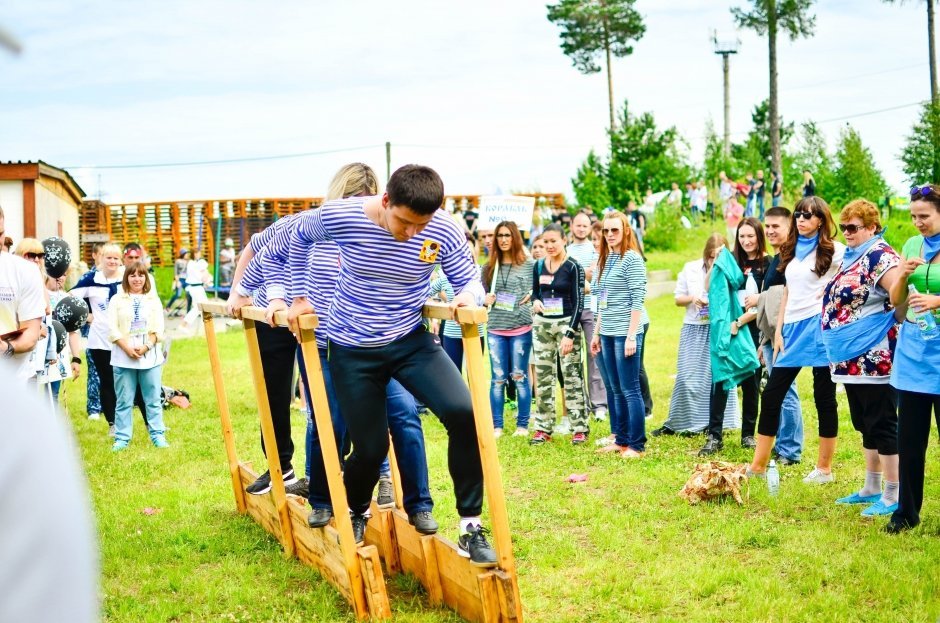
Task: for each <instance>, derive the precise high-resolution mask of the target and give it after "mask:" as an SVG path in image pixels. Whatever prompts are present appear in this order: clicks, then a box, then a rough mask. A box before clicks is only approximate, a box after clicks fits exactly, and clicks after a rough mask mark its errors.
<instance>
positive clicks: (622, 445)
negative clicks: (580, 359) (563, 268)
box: [591, 212, 649, 458]
mask: <svg viewBox="0 0 940 623" xmlns="http://www.w3.org/2000/svg"><path fill="white" fill-rule="evenodd" d="M601 231H602V233H603V234H604V238H603V240H602V241H601V251H600V257H599V258H598V260H597V272H596V273H594V275H595V276H594V284H593V286H592V290H593V291H594V292H596V293H597V315H596V316H595V317H594V337H593V339H592V340H591V352H592V353H594V354H595V355H597V354H598V353H600V355H601V356H600V358H599V359H598V361H599V362H600V364H601V365H600V368H601V377H602V378H603V379H604V385H605V386H606V388H607V402H608V404H607V407H608V410H609V412H610V427H611V430H612V431H613V433H614V441H613V443H611V444H609V445H606V446H603V447H602V448H601V449H600V450H598V452H619V453H620V456H622V457H624V458H638V457H641V456H643V452H644V450H645V449H646V417H645V416H646V408H645V406H644V404H643V395H642V393H641V392H640V360H641V358H642V354H643V326H644V325H645V324H647V323H648V322H649V317H648V316H647V315H646V309H645V308H644V307H643V301H644V300H645V299H646V266H645V265H644V263H643V257H642V256H641V255H640V246H639V243H638V242H637V239H636V236H635V235H634V234H633V230H632V229H631V228H630V223H629V221H627V217H626V216H624V214H623V213H621V212H611V213H610V214H608V215H607V217H606V218H605V219H604V227H603V229H602V230H601Z"/></svg>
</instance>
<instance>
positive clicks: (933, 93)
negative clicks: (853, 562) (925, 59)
mask: <svg viewBox="0 0 940 623" xmlns="http://www.w3.org/2000/svg"><path fill="white" fill-rule="evenodd" d="M883 1H884V2H887V3H888V4H902V3H904V2H905V1H906V0H883ZM924 4H926V5H927V54H928V55H929V56H930V59H929V62H930V99H932V100H933V101H934V102H936V101H938V100H937V97H938V96H937V48H936V40H935V38H934V34H933V22H934V0H926V2H925V3H924ZM934 179H936V178H934Z"/></svg>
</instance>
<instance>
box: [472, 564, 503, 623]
mask: <svg viewBox="0 0 940 623" xmlns="http://www.w3.org/2000/svg"><path fill="white" fill-rule="evenodd" d="M477 584H478V585H479V587H480V604H481V605H482V606H483V622H484V623H499V619H500V616H499V593H498V589H497V588H496V578H494V577H493V574H492V573H481V574H480V575H478V576H477Z"/></svg>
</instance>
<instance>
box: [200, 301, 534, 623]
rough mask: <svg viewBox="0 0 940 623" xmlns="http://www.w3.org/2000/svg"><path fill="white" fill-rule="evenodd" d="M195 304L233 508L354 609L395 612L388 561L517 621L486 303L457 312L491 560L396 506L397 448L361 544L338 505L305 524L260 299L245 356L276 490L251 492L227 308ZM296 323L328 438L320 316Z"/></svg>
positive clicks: (476, 609)
mask: <svg viewBox="0 0 940 623" xmlns="http://www.w3.org/2000/svg"><path fill="white" fill-rule="evenodd" d="M200 307H201V311H202V317H203V322H204V324H205V329H206V340H207V346H208V350H209V360H210V363H211V366H212V376H213V381H214V383H215V388H216V395H217V397H218V403H219V416H220V420H221V424H222V438H223V441H224V443H225V450H226V455H227V458H228V467H229V473H230V476H231V480H232V489H233V492H234V494H235V503H236V506H237V508H238V511H239V512H241V513H247V514H249V515H250V516H251V517H252V518H253V519H254V520H255V521H256V522H258V523H259V524H260V525H261V526H262V527H263V528H264V529H265V530H267V531H268V532H270V533H271V534H273V535H274V536H275V537H276V538H278V540H279V541H280V543H281V545H282V547H283V548H284V552H285V555H288V556H296V557H297V558H299V559H300V560H301V561H302V562H303V563H305V564H307V565H309V566H311V567H314V568H316V569H317V570H319V571H320V573H321V575H322V576H323V577H324V578H325V579H326V580H327V581H328V582H330V583H331V584H333V585H334V586H335V587H336V588H337V590H339V592H340V594H342V595H343V597H344V598H346V600H347V601H348V602H349V603H350V604H351V605H352V607H353V610H354V611H355V613H356V616H357V617H358V618H360V619H363V618H367V617H368V618H373V619H384V618H388V617H390V616H391V608H390V606H389V601H388V594H387V591H386V589H385V580H384V575H383V572H382V564H381V563H384V565H385V572H386V573H388V574H395V573H401V572H406V573H411V574H412V575H414V576H415V577H416V578H417V579H418V580H419V581H420V582H421V584H422V585H423V586H424V588H425V589H426V591H427V594H428V599H429V601H430V603H431V604H433V605H441V604H443V605H446V606H448V607H450V608H452V609H453V610H455V611H456V612H457V613H458V614H460V615H461V616H462V617H463V618H465V619H467V620H468V621H473V622H479V623H522V603H521V600H520V595H519V584H518V580H517V576H516V569H515V559H514V557H513V553H512V541H511V538H510V532H509V517H508V514H507V511H506V503H505V497H504V494H503V484H502V477H501V474H500V469H499V461H498V457H497V453H496V441H495V438H494V436H493V420H492V414H491V412H490V403H489V390H488V382H487V379H486V376H485V374H486V372H485V367H484V364H483V350H482V347H481V345H480V339H479V337H480V335H479V332H478V329H477V324H478V323H481V322H486V310H484V309H482V308H462V309H458V310H457V321H458V322H459V323H460V325H461V329H462V332H463V342H464V352H465V355H466V358H467V373H468V379H469V385H470V394H471V399H472V403H473V411H474V415H475V418H474V419H475V422H476V429H477V439H478V442H479V449H480V458H481V462H482V465H483V476H484V484H485V490H486V494H487V502H488V504H489V512H490V522H491V525H492V533H493V541H494V543H493V544H494V547H495V549H496V552H497V557H498V567H497V568H495V569H481V568H479V567H475V566H473V565H472V564H471V562H470V561H469V560H468V559H466V558H464V557H462V556H460V555H459V554H458V552H457V547H456V545H455V544H454V543H453V542H451V541H449V540H447V539H446V538H444V537H442V536H440V535H421V534H419V533H418V532H416V531H415V529H414V527H413V526H411V525H410V524H409V522H408V516H407V514H406V513H405V512H404V510H403V509H402V507H401V500H402V495H401V482H400V480H399V475H398V466H397V464H396V462H395V457H394V452H392V453H391V454H390V456H389V461H390V463H391V466H392V474H393V481H394V484H395V490H396V507H395V508H393V509H385V510H380V509H378V507H377V506H376V505H375V504H374V503H373V508H372V519H371V520H370V521H369V523H368V525H367V529H366V536H365V541H366V545H365V546H363V547H356V545H355V543H354V540H353V533H352V523H351V521H350V519H349V516H348V514H346V513H337V514H336V515H335V516H334V519H333V523H332V524H331V525H328V526H326V527H325V528H318V529H312V528H310V527H308V526H307V521H306V514H307V511H308V509H309V507H305V501H301V500H300V499H299V498H292V499H288V497H287V495H286V491H285V488H284V483H283V479H282V478H281V469H280V461H279V459H278V454H277V442H276V440H275V436H274V427H273V424H272V421H271V411H270V406H269V405H268V400H267V391H266V389H265V386H264V375H263V374H262V370H261V359H260V351H259V348H258V337H257V332H256V330H255V323H256V322H264V321H265V310H264V309H261V308H257V307H244V308H242V309H241V317H242V321H243V323H244V327H245V337H246V340H247V343H248V359H249V364H250V367H251V375H252V379H253V380H254V387H255V393H256V399H257V403H258V412H259V416H260V419H261V431H262V436H263V438H264V443H265V447H266V448H267V450H268V451H267V460H268V469H269V471H270V474H271V481H272V490H271V492H270V494H267V495H263V496H258V495H249V494H247V493H246V492H245V487H247V486H248V485H249V484H251V483H252V482H253V481H254V479H255V478H256V474H255V473H254V472H253V470H252V468H251V466H250V465H249V464H247V463H244V462H242V461H240V460H239V459H238V455H237V452H236V449H235V439H234V434H233V432H232V423H231V412H230V410H229V405H228V400H227V397H226V392H225V387H224V375H223V371H222V363H221V359H220V357H219V352H218V343H217V341H216V335H215V327H214V324H213V314H221V315H225V314H226V309H225V304H224V303H218V302H209V303H203V304H202V305H201V306H200ZM424 315H425V316H426V317H428V318H438V319H447V320H452V319H453V317H452V316H451V312H450V309H449V308H448V307H447V306H446V305H442V304H428V305H426V306H425V309H424ZM275 322H276V323H277V324H278V325H279V326H286V325H287V317H286V313H285V312H278V313H277V314H275ZM298 325H299V330H300V334H301V335H300V344H301V352H302V355H303V357H304V363H305V366H306V370H307V380H308V382H309V384H310V388H309V389H310V394H311V397H312V400H313V405H314V409H313V412H314V418H315V421H316V425H317V429H318V431H319V435H320V438H321V439H327V440H329V439H333V438H334V436H333V425H332V420H331V418H330V413H329V406H328V402H327V398H326V387H325V385H324V380H323V370H322V368H321V366H320V358H319V356H318V353H317V347H316V340H315V330H316V328H317V326H318V325H317V318H316V316H314V315H312V314H310V315H306V316H302V317H301V318H300V319H299V323H298ZM321 447H322V452H323V461H324V465H325V467H326V475H327V484H328V487H329V492H330V498H331V501H332V504H333V508H334V509H335V508H346V489H345V485H344V484H343V479H342V468H341V465H340V462H339V455H338V452H337V449H336V447H335V445H334V444H332V443H324V444H322V445H321Z"/></svg>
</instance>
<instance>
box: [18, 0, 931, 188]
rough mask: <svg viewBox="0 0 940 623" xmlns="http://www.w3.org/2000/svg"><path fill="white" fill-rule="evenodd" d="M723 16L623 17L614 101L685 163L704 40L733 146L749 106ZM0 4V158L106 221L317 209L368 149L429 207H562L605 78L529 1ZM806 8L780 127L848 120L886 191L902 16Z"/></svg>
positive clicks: (750, 79) (892, 173)
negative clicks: (423, 183) (1, 49)
mask: <svg viewBox="0 0 940 623" xmlns="http://www.w3.org/2000/svg"><path fill="white" fill-rule="evenodd" d="M744 2H745V0H734V1H727V0H638V1H637V8H638V10H639V11H640V12H641V13H642V14H643V16H644V19H645V22H646V26H647V31H646V35H645V36H644V37H643V39H642V40H641V41H640V42H639V43H637V45H636V46H635V51H634V54H633V55H632V56H630V57H627V58H624V59H618V60H616V61H615V64H614V70H613V74H614V91H615V98H616V99H617V101H618V102H622V101H623V99H629V101H630V105H631V108H632V109H633V110H635V111H643V110H649V111H652V112H653V113H654V114H655V116H656V120H657V122H658V123H659V124H660V125H675V126H677V127H678V128H679V130H680V131H681V132H682V133H683V134H684V135H685V136H686V137H687V138H688V140H689V143H690V145H691V155H692V157H693V159H694V160H695V161H697V162H698V161H701V158H702V148H703V141H702V140H701V137H702V135H703V133H704V127H705V123H706V121H707V120H708V119H709V118H711V119H713V120H714V121H715V123H716V126H717V127H718V128H719V129H720V124H721V118H722V86H721V62H720V59H719V58H718V57H717V56H715V55H714V54H713V51H712V43H711V40H710V38H711V32H712V30H713V29H718V30H719V32H720V33H724V34H725V35H731V36H732V37H733V36H739V37H740V39H741V42H742V43H741V49H740V53H739V54H738V55H737V56H735V57H733V60H732V69H731V72H732V131H733V132H735V133H744V132H746V131H747V129H748V127H749V125H750V110H751V109H752V108H753V106H754V105H755V104H757V103H758V102H759V101H760V100H762V99H763V98H765V97H766V96H767V88H768V87H767V64H766V62H767V61H766V59H767V46H766V43H765V41H764V40H762V39H759V38H757V37H756V36H755V35H753V34H752V33H750V32H741V33H737V35H735V33H734V32H733V24H732V21H731V18H730V14H729V11H728V8H729V7H730V6H736V5H741V4H744ZM4 4H5V6H4V10H3V11H2V12H0V16H2V17H0V26H2V27H3V28H4V29H5V30H6V31H8V32H9V33H11V34H12V35H14V36H15V37H16V38H17V39H18V40H19V41H20V42H21V43H22V44H23V47H24V50H23V53H22V54H20V55H18V56H15V55H11V54H8V53H0V75H2V76H3V83H4V86H5V88H3V89H2V90H0V115H2V121H0V159H2V160H26V159H33V160H34V159H42V160H44V161H46V162H48V163H50V164H53V165H56V166H62V167H68V168H69V171H70V172H71V173H72V174H73V175H74V176H75V177H76V179H77V180H78V181H79V183H80V184H81V185H82V187H83V189H84V190H85V192H86V193H87V194H88V195H89V196H91V197H95V196H98V195H99V193H100V194H101V196H102V197H103V199H104V200H105V201H108V202H131V201H151V200H180V199H197V198H223V197H228V198H233V197H295V196H317V195H322V194H323V192H324V191H325V189H326V186H327V183H328V181H329V179H330V177H331V176H332V174H333V172H335V170H336V169H337V168H338V167H339V166H340V165H342V164H344V163H346V162H350V161H354V160H361V161H364V162H366V163H368V164H370V165H372V166H373V167H374V168H376V170H377V171H382V172H383V173H384V169H385V142H386V141H389V142H390V143H391V155H392V167H393V168H394V167H396V166H398V165H401V164H405V163H408V162H420V163H423V164H428V165H431V166H433V167H435V168H436V169H438V171H439V172H440V173H441V174H442V176H443V178H444V181H445V185H446V187H447V191H448V192H450V193H494V192H509V191H513V190H519V191H522V190H541V191H544V192H564V193H566V194H569V195H570V193H571V184H570V178H571V177H572V175H573V174H574V172H575V170H576V169H577V167H578V165H579V164H580V162H581V161H582V160H583V159H584V157H585V155H586V154H587V152H588V150H590V149H591V148H595V149H597V150H599V151H600V152H603V151H604V145H605V135H604V130H605V127H606V125H607V123H608V116H607V87H606V81H605V77H604V75H603V74H594V75H589V76H585V75H582V74H579V73H578V72H577V71H576V70H575V69H574V68H573V67H572V66H571V62H570V61H569V60H568V59H567V58H566V57H565V56H564V55H563V54H562V53H561V50H560V49H559V46H558V42H559V38H558V31H557V29H556V27H555V26H553V25H552V24H551V23H549V22H548V20H547V19H546V17H545V14H546V11H545V4H544V2H537V1H531V0H510V1H507V0H477V1H475V2H449V1H446V0H445V1H441V0H436V1H424V0H399V1H396V2H388V1H374V0H368V1H355V0H348V1H343V2H335V1H334V2H328V1H325V0H318V1H307V2H299V1H295V0H285V1H282V2H278V3H261V2H248V1H241V0H228V1H225V2H222V1H217V0H200V1H199V2H191V1H189V2H182V1H177V0H164V1H162V2H114V1H109V0H107V1H106V0H101V1H97V2H78V1H74V0H61V1H59V0H37V1H33V2H16V3H13V2H10V1H9V0H7V2H5V3H4ZM816 4H817V7H816V13H817V29H816V36H815V37H813V38H812V39H808V40H799V41H797V42H794V43H790V42H784V43H782V44H781V45H780V46H779V50H778V57H779V72H780V88H781V99H780V104H781V113H782V115H783V116H784V118H785V120H788V121H797V122H799V121H802V120H807V119H815V120H817V121H821V122H823V123H822V124H821V127H822V128H823V129H824V130H825V131H826V133H827V135H828V136H829V137H830V142H834V141H835V138H836V136H837V135H838V132H839V129H840V127H843V126H844V125H845V123H846V122H849V123H851V124H852V125H853V126H854V127H855V128H857V129H858V130H859V131H860V133H861V135H862V138H863V140H864V141H865V142H866V144H867V145H869V146H870V147H871V149H872V151H873V153H874V155H875V159H876V161H877V163H878V165H879V166H880V167H881V169H882V170H883V171H884V173H885V175H886V177H887V179H888V181H889V183H891V184H892V185H893V186H895V187H897V188H898V189H903V188H905V187H906V186H905V180H904V175H903V173H902V172H901V171H900V166H899V163H898V161H897V154H898V152H899V151H900V148H901V146H902V144H903V142H904V136H905V135H906V134H907V133H908V132H909V130H910V127H911V124H912V123H913V121H914V120H915V119H916V117H917V113H918V108H917V106H916V102H918V101H921V100H923V99H925V98H927V97H929V90H930V89H929V74H928V68H927V38H926V25H925V15H924V14H925V10H924V9H923V6H922V4H923V3H921V2H910V3H907V4H906V5H904V6H901V7H897V6H892V5H885V4H884V3H883V2H881V1H880V0H820V1H819V2H817V3H816ZM885 109H892V110H888V111H885V112H876V111H884V110H885ZM869 113H871V114H869ZM283 156H291V157H283ZM268 157H270V159H267V160H251V161H244V162H234V163H231V162H230V163H218V161H224V160H247V159H258V158H268ZM205 161H213V162H216V164H193V163H199V162H205ZM152 164H173V165H174V166H164V167H149V166H140V165H152ZM132 165H133V166H134V168H116V167H117V166H121V167H130V166H132Z"/></svg>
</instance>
